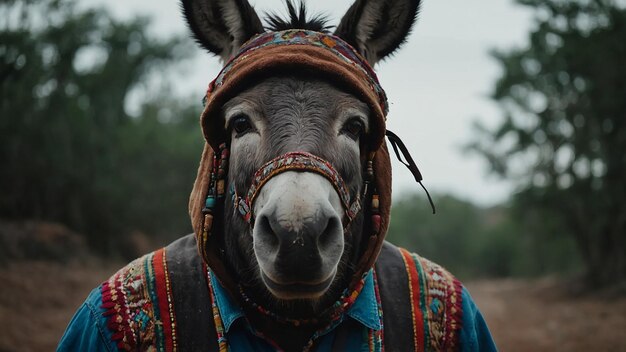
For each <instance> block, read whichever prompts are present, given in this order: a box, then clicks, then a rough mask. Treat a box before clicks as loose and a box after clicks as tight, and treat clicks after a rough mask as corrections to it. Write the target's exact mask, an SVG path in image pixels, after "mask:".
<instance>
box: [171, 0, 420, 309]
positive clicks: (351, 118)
mask: <svg viewBox="0 0 626 352" xmlns="http://www.w3.org/2000/svg"><path fill="white" fill-rule="evenodd" d="M419 2H420V1H419V0H380V1H372V0H359V1H357V2H356V3H354V4H353V5H352V6H351V7H350V9H349V10H348V12H347V13H346V15H345V16H344V17H343V19H342V20H341V22H340V24H339V26H338V27H337V30H336V31H335V33H334V34H335V35H336V36H338V37H340V38H342V39H343V40H344V41H346V42H347V43H349V44H350V45H352V46H353V47H354V48H355V49H356V50H357V51H358V52H359V53H360V54H361V55H362V56H363V57H365V58H366V60H367V61H368V62H369V64H370V65H372V66H373V65H374V64H375V63H377V62H378V61H380V60H382V59H384V58H385V57H387V56H388V55H390V54H391V53H393V52H394V51H395V50H396V49H397V48H398V47H399V46H400V45H401V44H402V43H403V42H404V41H405V39H406V37H407V35H408V33H409V31H410V29H411V26H412V24H413V22H414V20H415V17H416V14H417V11H418V7H419ZM182 3H183V8H184V13H185V16H186V18H187V21H188V23H189V26H190V28H191V30H192V32H193V34H194V36H195V38H196V40H197V41H198V42H199V43H200V44H201V45H202V46H203V47H204V48H206V49H207V50H209V51H210V52H212V53H214V54H216V55H219V56H220V57H221V58H222V60H223V61H224V62H226V61H228V60H229V58H230V57H232V56H233V55H234V54H235V53H237V51H238V50H239V48H240V47H241V46H242V44H243V43H244V42H246V41H247V40H248V39H250V38H252V37H253V36H254V35H256V34H259V33H263V32H264V31H265V29H264V28H263V26H262V24H261V21H260V19H259V16H258V15H257V14H256V13H255V11H254V10H253V9H252V7H251V6H250V5H249V4H248V2H247V1H245V0H183V1H182ZM288 8H289V12H290V14H291V18H290V20H287V21H282V20H280V19H278V18H276V17H272V18H271V20H270V23H271V25H272V26H271V28H268V29H269V30H282V29H287V28H298V29H314V30H318V31H319V30H324V29H325V28H326V27H325V25H324V24H323V23H322V22H320V19H319V18H317V19H315V21H313V22H307V21H306V20H305V18H304V10H303V7H302V5H301V11H300V14H297V13H296V11H295V9H294V8H293V5H292V4H291V3H289V2H288ZM221 115H222V116H221V119H220V121H221V123H220V124H218V125H216V126H217V127H215V128H217V129H219V130H221V131H220V132H219V133H222V134H224V136H225V137H224V139H225V140H226V141H227V143H228V144H229V148H230V161H229V170H228V185H227V189H229V190H232V192H233V195H235V196H234V197H226V204H225V211H224V219H223V223H224V238H223V247H224V251H225V256H224V258H225V259H224V260H225V262H226V265H227V267H228V268H229V269H230V272H231V274H232V275H235V276H236V277H237V279H238V281H239V282H240V283H241V284H242V285H243V286H244V287H245V288H246V289H247V290H250V291H253V292H254V296H255V299H258V300H262V301H263V303H264V304H267V305H271V306H273V307H275V308H276V309H279V310H280V309H281V307H283V308H284V307H286V306H289V304H301V305H308V306H310V307H314V306H316V307H321V308H323V307H324V305H325V303H327V302H332V300H333V299H336V298H337V296H338V294H339V292H340V291H341V290H342V289H343V288H345V287H346V285H347V281H348V280H349V279H350V278H351V276H352V275H353V273H354V264H355V261H356V258H357V257H358V255H359V254H361V253H362V248H361V237H362V236H361V233H362V230H363V224H364V220H363V218H364V217H363V212H362V211H361V212H358V213H357V214H356V215H355V216H353V217H350V216H348V215H347V211H348V209H346V208H347V207H349V206H350V204H353V203H352V202H354V201H355V200H357V199H358V198H359V196H360V194H361V193H362V191H363V182H364V181H363V170H364V165H365V162H366V157H367V155H366V154H367V152H368V146H367V142H368V139H369V136H370V135H371V134H372V133H373V131H372V129H373V124H372V121H371V111H370V108H369V106H368V104H366V103H365V102H363V101H362V100H361V99H360V98H359V97H358V96H356V95H354V94H351V92H350V91H349V90H347V89H345V88H344V87H343V86H341V85H337V83H336V82H333V80H330V79H327V78H325V77H324V76H322V75H317V74H316V72H314V71H310V70H307V71H305V70H302V71H301V72H295V71H294V70H291V71H288V72H284V73H282V74H278V75H276V74H273V75H271V76H268V75H263V74H262V73H259V74H257V75H255V79H254V80H252V81H251V82H248V84H247V85H246V86H245V88H242V89H241V90H240V91H238V92H237V94H236V95H235V96H232V97H229V99H228V100H226V101H225V102H224V103H223V104H222V106H221ZM212 133H215V132H212ZM294 155H295V156H296V157H303V158H304V159H306V161H307V162H313V161H319V162H320V163H321V167H322V168H325V169H327V170H328V172H329V173H331V174H333V175H336V176H337V177H336V179H337V180H339V181H337V182H334V181H333V180H334V179H335V178H333V176H332V175H331V176H329V175H328V174H323V173H320V172H303V170H302V169H298V170H296V171H288V170H287V171H284V172H281V173H280V174H278V175H277V176H273V177H270V178H268V179H267V181H266V182H264V183H263V184H262V187H261V186H259V187H260V188H259V190H258V192H256V193H255V196H254V202H252V204H250V208H251V210H250V213H251V219H250V220H249V221H248V222H247V221H245V220H244V219H243V218H242V217H241V216H240V215H239V214H238V213H237V211H236V207H237V204H235V202H236V200H237V196H236V195H241V194H245V193H246V192H248V190H249V189H250V188H251V187H252V186H253V175H255V172H257V170H259V168H261V167H263V166H264V165H266V166H267V164H266V163H268V161H271V160H272V159H274V158H277V157H278V158H279V161H278V162H277V163H283V162H287V161H286V160H287V159H288V158H289V157H293V156H294ZM257 173H258V172H257ZM342 190H345V193H347V194H348V198H349V199H350V200H351V201H350V202H349V203H350V204H346V203H347V202H346V199H345V198H346V197H345V195H343V194H342ZM290 309H293V305H292V306H291V308H290ZM308 311H309V312H310V310H308Z"/></svg>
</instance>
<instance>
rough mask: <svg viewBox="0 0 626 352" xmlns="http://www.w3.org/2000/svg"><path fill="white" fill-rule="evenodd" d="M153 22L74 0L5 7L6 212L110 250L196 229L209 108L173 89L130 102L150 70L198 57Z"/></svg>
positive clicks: (0, 101)
mask: <svg viewBox="0 0 626 352" xmlns="http://www.w3.org/2000/svg"><path fill="white" fill-rule="evenodd" d="M148 24H149V21H148V20H147V19H145V18H138V19H133V20H131V21H128V22H120V21H118V20H115V19H113V18H112V17H111V16H110V15H109V14H108V13H107V12H106V11H104V10H102V9H91V10H79V9H78V8H77V7H76V5H75V2H74V1H72V0H41V1H32V0H23V1H15V0H10V1H3V2H0V135H1V136H2V137H1V138H0V165H2V167H0V217H2V218H8V219H42V220H49V221H58V222H61V223H64V224H67V225H69V226H70V227H72V228H73V229H75V230H77V231H79V232H82V233H84V234H85V235H86V236H88V240H89V243H90V244H91V245H92V246H93V247H94V248H97V249H99V250H100V251H103V252H107V251H109V250H110V249H112V248H113V245H114V244H115V243H119V242H120V240H121V239H122V238H123V237H122V236H123V235H124V234H127V233H129V232H130V231H133V230H141V231H144V232H150V233H155V234H163V233H165V232H167V231H176V233H175V234H177V235H179V234H180V231H184V230H186V229H189V225H188V219H187V215H186V198H187V196H188V194H189V190H190V188H191V183H192V181H193V178H194V175H195V169H196V166H197V164H196V163H197V158H198V155H199V151H200V150H201V147H202V139H201V134H200V132H199V130H198V124H197V116H198V115H199V111H198V110H197V109H189V108H184V107H183V105H182V104H181V103H177V102H176V100H175V99H173V98H172V97H170V96H169V95H168V90H167V84H165V85H164V86H163V87H162V89H161V91H162V93H161V94H156V95H153V96H150V95H148V98H146V99H145V100H144V101H143V102H141V104H142V106H143V108H142V109H140V113H139V116H130V115H129V114H128V113H127V111H126V109H125V104H126V103H127V100H128V96H129V93H130V92H132V91H133V90H135V89H138V87H140V86H145V85H146V84H147V82H148V80H149V78H150V75H151V73H153V72H155V71H157V70H158V71H159V73H161V72H163V71H164V70H165V69H166V68H167V67H168V66H171V65H172V64H174V63H176V62H178V61H179V60H180V59H181V57H182V55H188V54H189V53H190V51H189V50H188V48H190V47H191V45H190V43H188V41H182V40H180V39H178V38H173V39H167V40H157V39H154V38H152V37H150V36H149V35H148V34H146V28H147V26H148ZM186 100H187V99H185V101H186ZM197 105H199V104H193V105H192V104H189V106H197ZM174 228H176V230H174Z"/></svg>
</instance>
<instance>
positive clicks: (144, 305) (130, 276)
mask: <svg viewBox="0 0 626 352" xmlns="http://www.w3.org/2000/svg"><path fill="white" fill-rule="evenodd" d="M100 291H101V293H102V306H101V307H102V308H103V309H104V310H105V312H104V313H103V315H104V316H105V317H107V327H108V328H109V330H110V331H111V332H112V337H111V338H112V340H113V342H115V343H116V344H117V347H118V349H119V350H120V351H136V350H140V351H176V348H177V345H176V319H175V314H174V307H173V304H172V302H173V299H172V292H171V286H170V278H169V274H168V272H167V261H166V257H165V249H160V250H158V251H156V252H154V253H150V254H148V255H145V256H143V257H141V258H139V259H136V260H135V261H133V262H132V263H130V264H129V265H127V266H126V267H124V268H122V269H121V270H120V271H118V272H117V273H116V274H115V275H113V276H112V277H111V278H110V279H109V280H108V281H106V282H104V283H103V284H102V285H101V286H100Z"/></svg>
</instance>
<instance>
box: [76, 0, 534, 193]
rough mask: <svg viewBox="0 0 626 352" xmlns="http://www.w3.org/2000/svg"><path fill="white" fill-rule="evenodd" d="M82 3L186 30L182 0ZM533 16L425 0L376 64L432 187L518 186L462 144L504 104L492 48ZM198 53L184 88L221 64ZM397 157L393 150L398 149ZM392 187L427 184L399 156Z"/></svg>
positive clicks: (486, 3)
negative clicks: (392, 51) (400, 39)
mask: <svg viewBox="0 0 626 352" xmlns="http://www.w3.org/2000/svg"><path fill="white" fill-rule="evenodd" d="M250 2H251V4H253V5H254V6H255V8H256V9H257V12H259V13H260V14H261V13H262V12H264V11H268V10H278V11H281V12H282V11H283V10H284V5H283V0H256V1H254V0H253V1H250ZM80 3H81V5H83V6H92V5H100V6H105V7H107V8H109V9H110V10H111V11H112V13H113V14H114V15H115V16H117V17H120V18H129V17H131V16H135V15H140V14H141V15H150V16H152V17H153V18H154V23H153V26H152V31H153V33H154V34H156V35H163V36H166V35H170V34H184V33H186V31H187V28H186V27H185V24H184V22H183V19H182V16H181V15H180V10H179V6H178V1H177V0H82V1H81V2H80ZM351 3H352V0H315V1H311V0H309V1H308V2H307V4H308V5H309V7H310V8H311V9H312V10H314V12H324V13H327V14H328V15H329V17H330V18H331V20H332V24H337V22H338V20H339V19H340V18H341V16H342V15H343V14H344V12H345V11H346V10H347V9H348V7H349V6H350V4H351ZM531 26H532V20H531V14H530V13H529V12H528V10H527V9H525V8H523V7H520V6H518V5H515V4H514V3H513V0H425V1H423V6H422V11H421V14H420V16H419V19H418V21H417V24H416V26H415V27H414V30H413V33H412V34H411V36H410V38H409V40H408V41H407V43H406V44H405V45H404V46H403V48H402V49H401V50H400V51H398V52H397V54H396V55H395V56H394V57H392V58H390V59H388V60H387V61H385V62H383V63H381V64H379V65H378V66H377V67H376V71H377V73H378V76H379V78H380V80H381V83H382V86H383V88H384V89H385V90H386V91H387V95H388V97H389V102H390V113H389V116H388V127H389V129H390V130H392V131H394V132H396V133H397V134H399V135H400V137H402V139H403V140H404V142H405V143H406V145H407V147H408V148H409V150H410V151H411V153H412V155H413V158H414V159H415V160H416V162H417V164H418V166H419V167H420V170H421V171H422V173H423V175H424V183H425V185H426V186H427V187H428V188H429V190H431V192H432V191H434V192H448V193H453V194H455V195H457V196H460V197H462V198H465V199H470V200H472V201H475V202H478V203H480V204H483V205H490V204H494V203H497V202H500V201H503V200H505V199H507V197H508V195H509V194H510V192H511V190H512V186H511V185H510V184H509V183H507V182H502V181H499V180H497V179H496V178H494V177H493V176H488V174H487V165H486V163H485V162H484V161H483V160H482V159H481V158H480V157H478V156H474V155H468V154H464V153H463V145H464V144H466V143H467V142H468V141H469V140H470V139H471V137H472V129H471V124H472V121H474V120H476V119H478V120H480V121H483V122H484V123H486V124H487V125H492V126H493V125H495V124H496V123H497V122H498V121H499V119H500V116H501V115H500V111H499V109H498V107H497V106H496V105H495V104H494V103H493V102H491V101H490V100H489V98H488V94H489V92H490V91H491V88H492V87H493V84H494V81H495V80H496V78H497V77H498V76H499V74H500V71H499V67H498V65H497V64H496V62H495V61H494V60H492V59H491V58H490V57H489V54H488V51H489V50H490V49H492V48H512V47H519V46H522V45H524V44H525V43H526V37H527V35H526V33H527V32H528V30H529V29H530V28H531ZM196 56H197V57H196V58H194V60H192V61H191V64H190V65H187V67H186V69H185V70H184V71H183V72H181V73H180V76H179V77H175V78H174V84H175V85H176V88H177V90H178V91H180V92H182V93H184V94H197V95H198V96H199V98H198V100H199V99H200V97H201V96H202V94H203V92H204V91H205V89H206V86H207V84H208V83H209V82H210V81H211V80H212V79H213V78H214V77H215V75H216V74H217V73H218V72H219V69H220V68H221V65H220V63H219V61H218V60H217V59H215V58H213V57H211V56H210V55H209V54H206V53H203V52H201V51H200V50H198V54H197V55H196ZM392 159H394V160H395V158H392ZM393 167H394V181H393V182H394V183H393V188H394V196H396V197H398V196H400V195H401V194H403V193H406V192H409V191H415V192H417V191H419V188H418V185H416V184H415V183H414V181H413V180H412V176H411V174H410V173H409V172H408V170H406V169H405V168H404V166H402V165H401V164H399V163H397V162H395V163H394V166H393Z"/></svg>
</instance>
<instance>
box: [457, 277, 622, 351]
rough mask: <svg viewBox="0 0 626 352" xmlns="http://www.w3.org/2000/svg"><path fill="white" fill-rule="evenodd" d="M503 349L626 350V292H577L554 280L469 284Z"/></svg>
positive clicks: (497, 341) (497, 342)
mask: <svg viewBox="0 0 626 352" xmlns="http://www.w3.org/2000/svg"><path fill="white" fill-rule="evenodd" d="M467 286H468V288H469V290H470V292H471V294H472V296H473V297H474V299H475V300H476V302H477V304H478V306H479V307H480V309H481V311H482V312H483V315H484V316H485V319H486V320H487V323H488V325H489V327H490V329H491V332H492V334H493V336H494V339H495V340H496V344H497V345H498V347H499V349H500V350H501V351H510V352H516V351H594V352H602V351H616V352H618V351H622V352H623V351H626V297H623V296H622V297H610V296H609V295H606V294H605V295H604V296H602V295H595V296H584V297H578V298H576V297H572V296H571V294H568V293H567V292H566V290H565V289H564V286H563V285H562V284H560V283H559V282H558V281H556V280H553V279H543V280H535V281H524V280H499V281H482V282H474V283H470V284H468V285H467Z"/></svg>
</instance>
